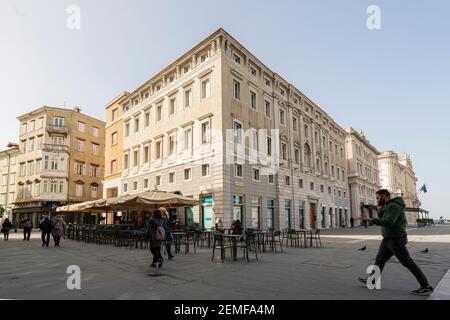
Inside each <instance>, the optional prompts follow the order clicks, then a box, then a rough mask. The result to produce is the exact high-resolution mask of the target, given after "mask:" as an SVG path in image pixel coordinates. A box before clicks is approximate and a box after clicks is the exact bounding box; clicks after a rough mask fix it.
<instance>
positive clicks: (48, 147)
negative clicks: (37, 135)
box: [42, 143, 69, 152]
mask: <svg viewBox="0 0 450 320" xmlns="http://www.w3.org/2000/svg"><path fill="white" fill-rule="evenodd" d="M42 150H43V151H51V152H69V147H68V146H65V145H60V144H49V143H46V144H43V146H42Z"/></svg>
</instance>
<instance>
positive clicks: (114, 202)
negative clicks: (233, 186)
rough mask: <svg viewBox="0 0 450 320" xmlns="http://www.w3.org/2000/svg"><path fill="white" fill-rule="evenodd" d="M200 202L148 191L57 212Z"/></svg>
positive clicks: (171, 205) (184, 204)
mask: <svg viewBox="0 0 450 320" xmlns="http://www.w3.org/2000/svg"><path fill="white" fill-rule="evenodd" d="M199 203H200V201H198V200H194V199H192V198H189V197H184V196H181V195H178V194H174V193H169V192H164V191H148V192H144V193H139V194H135V195H125V196H120V197H115V198H109V199H100V200H95V201H88V202H82V203H77V204H72V205H68V206H63V207H59V208H58V209H57V210H56V211H57V212H91V213H95V212H105V211H139V210H146V209H149V206H155V207H157V206H163V207H167V208H176V207H192V206H196V205H198V204H199Z"/></svg>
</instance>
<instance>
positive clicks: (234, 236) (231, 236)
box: [223, 234, 245, 261]
mask: <svg viewBox="0 0 450 320" xmlns="http://www.w3.org/2000/svg"><path fill="white" fill-rule="evenodd" d="M223 237H224V238H226V239H229V240H231V244H232V245H233V261H237V243H238V240H239V241H240V240H243V239H245V235H243V234H226V235H224V236H223Z"/></svg>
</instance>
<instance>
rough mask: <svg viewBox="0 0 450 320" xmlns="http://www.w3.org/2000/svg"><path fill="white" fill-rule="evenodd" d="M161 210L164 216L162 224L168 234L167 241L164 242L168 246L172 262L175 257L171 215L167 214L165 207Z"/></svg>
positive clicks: (168, 253)
mask: <svg viewBox="0 0 450 320" xmlns="http://www.w3.org/2000/svg"><path fill="white" fill-rule="evenodd" d="M159 210H160V211H161V214H162V219H161V224H162V226H163V228H164V231H165V233H166V240H165V241H164V242H165V244H166V250H167V255H168V256H169V260H172V259H173V258H175V257H174V256H173V255H172V241H173V236H172V228H171V227H170V219H169V213H168V212H167V210H166V208H163V207H161V208H159Z"/></svg>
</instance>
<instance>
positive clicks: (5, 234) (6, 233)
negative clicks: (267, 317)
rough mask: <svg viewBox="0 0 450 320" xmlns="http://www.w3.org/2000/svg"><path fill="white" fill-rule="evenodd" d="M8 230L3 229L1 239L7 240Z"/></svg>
mask: <svg viewBox="0 0 450 320" xmlns="http://www.w3.org/2000/svg"><path fill="white" fill-rule="evenodd" d="M9 230H10V229H6V228H5V229H3V239H5V240H9Z"/></svg>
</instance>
